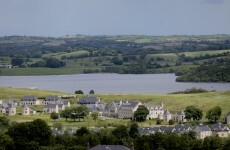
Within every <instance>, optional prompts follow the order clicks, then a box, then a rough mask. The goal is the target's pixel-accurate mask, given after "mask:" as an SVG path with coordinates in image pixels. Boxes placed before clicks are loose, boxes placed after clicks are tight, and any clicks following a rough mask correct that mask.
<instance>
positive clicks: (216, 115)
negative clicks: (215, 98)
mask: <svg viewBox="0 0 230 150" xmlns="http://www.w3.org/2000/svg"><path fill="white" fill-rule="evenodd" d="M221 113H222V109H221V108H220V107H219V106H216V107H214V108H211V109H210V110H208V112H207V114H206V118H207V119H208V120H209V122H217V121H218V120H219V119H220V116H221Z"/></svg>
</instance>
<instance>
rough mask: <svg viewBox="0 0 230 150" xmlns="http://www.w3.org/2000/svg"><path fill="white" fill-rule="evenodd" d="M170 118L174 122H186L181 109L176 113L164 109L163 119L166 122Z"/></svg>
mask: <svg viewBox="0 0 230 150" xmlns="http://www.w3.org/2000/svg"><path fill="white" fill-rule="evenodd" d="M170 119H172V120H173V121H176V122H186V121H187V120H186V118H185V112H184V111H183V110H182V111H180V112H178V113H174V114H171V113H170V111H169V110H166V111H164V114H163V120H164V121H167V122H168V121H169V120H170Z"/></svg>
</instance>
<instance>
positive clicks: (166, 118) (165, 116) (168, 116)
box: [163, 109, 172, 122]
mask: <svg viewBox="0 0 230 150" xmlns="http://www.w3.org/2000/svg"><path fill="white" fill-rule="evenodd" d="M163 119H164V121H167V122H168V121H169V120H171V119H172V114H171V113H170V111H169V110H168V109H167V110H165V111H164V114H163Z"/></svg>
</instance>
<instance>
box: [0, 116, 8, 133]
mask: <svg viewBox="0 0 230 150" xmlns="http://www.w3.org/2000/svg"><path fill="white" fill-rule="evenodd" d="M9 122H10V121H9V119H8V118H7V117H5V116H3V117H0V131H5V130H6V129H7V128H8V127H9Z"/></svg>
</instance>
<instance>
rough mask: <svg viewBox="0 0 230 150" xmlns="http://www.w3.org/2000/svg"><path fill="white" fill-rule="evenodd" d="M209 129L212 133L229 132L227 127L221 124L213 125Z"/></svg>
mask: <svg viewBox="0 0 230 150" xmlns="http://www.w3.org/2000/svg"><path fill="white" fill-rule="evenodd" d="M210 128H211V130H212V131H216V132H219V131H229V128H228V126H227V125H225V124H221V123H215V124H213V125H211V126H210Z"/></svg>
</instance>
